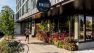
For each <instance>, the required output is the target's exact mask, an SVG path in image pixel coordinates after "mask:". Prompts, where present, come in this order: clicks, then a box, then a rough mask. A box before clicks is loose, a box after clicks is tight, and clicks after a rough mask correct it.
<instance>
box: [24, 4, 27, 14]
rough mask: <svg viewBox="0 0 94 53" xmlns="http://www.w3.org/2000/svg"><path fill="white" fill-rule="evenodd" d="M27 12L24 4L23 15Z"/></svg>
mask: <svg viewBox="0 0 94 53" xmlns="http://www.w3.org/2000/svg"><path fill="white" fill-rule="evenodd" d="M26 12H27V10H26V4H25V5H24V13H26Z"/></svg>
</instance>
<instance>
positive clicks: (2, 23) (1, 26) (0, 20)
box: [0, 6, 14, 35]
mask: <svg viewBox="0 0 94 53" xmlns="http://www.w3.org/2000/svg"><path fill="white" fill-rule="evenodd" d="M13 15H14V12H13V10H12V9H11V8H10V7H9V6H3V7H2V10H1V13H0V30H1V31H3V33H4V34H5V35H12V34H13V31H14V19H13V18H14V17H13Z"/></svg>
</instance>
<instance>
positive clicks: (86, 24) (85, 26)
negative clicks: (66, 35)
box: [79, 15, 93, 41]
mask: <svg viewBox="0 0 94 53" xmlns="http://www.w3.org/2000/svg"><path fill="white" fill-rule="evenodd" d="M79 25H80V34H79V41H85V39H86V41H88V40H92V38H93V36H92V17H91V16H86V18H84V16H83V15H80V16H79ZM85 30H86V31H85ZM85 33H86V34H85Z"/></svg>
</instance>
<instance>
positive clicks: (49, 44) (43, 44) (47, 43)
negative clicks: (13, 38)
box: [29, 42, 51, 45]
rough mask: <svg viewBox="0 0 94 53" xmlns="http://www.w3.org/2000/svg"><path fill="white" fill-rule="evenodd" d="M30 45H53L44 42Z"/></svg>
mask: <svg viewBox="0 0 94 53" xmlns="http://www.w3.org/2000/svg"><path fill="white" fill-rule="evenodd" d="M29 44H38V45H51V44H49V43H44V42H32V43H29Z"/></svg>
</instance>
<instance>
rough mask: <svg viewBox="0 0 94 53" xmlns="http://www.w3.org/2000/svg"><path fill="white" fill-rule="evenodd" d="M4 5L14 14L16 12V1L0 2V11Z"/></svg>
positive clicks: (2, 0)
mask: <svg viewBox="0 0 94 53" xmlns="http://www.w3.org/2000/svg"><path fill="white" fill-rule="evenodd" d="M5 5H8V6H9V7H10V8H11V9H12V10H13V11H14V12H16V0H0V11H1V9H2V7H3V6H5Z"/></svg>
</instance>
